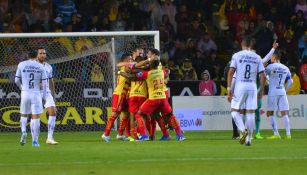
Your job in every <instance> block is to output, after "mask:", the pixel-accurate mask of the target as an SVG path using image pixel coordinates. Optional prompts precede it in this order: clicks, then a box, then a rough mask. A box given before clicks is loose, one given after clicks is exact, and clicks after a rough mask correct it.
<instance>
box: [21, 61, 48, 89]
mask: <svg viewBox="0 0 307 175" xmlns="http://www.w3.org/2000/svg"><path fill="white" fill-rule="evenodd" d="M16 77H17V78H21V84H22V85H21V90H22V91H38V92H39V91H40V89H41V82H42V80H45V79H47V76H46V72H45V69H44V67H43V66H42V65H41V64H40V63H38V62H37V61H35V60H26V61H23V62H21V63H19V64H18V67H17V72H16Z"/></svg>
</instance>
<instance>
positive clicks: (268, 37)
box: [256, 22, 274, 58]
mask: <svg viewBox="0 0 307 175" xmlns="http://www.w3.org/2000/svg"><path fill="white" fill-rule="evenodd" d="M271 25H272V23H271V22H267V23H266V24H265V27H263V28H261V29H260V30H259V31H258V32H257V34H256V40H257V42H256V52H257V53H258V54H259V55H260V56H261V57H262V58H263V57H264V56H265V55H266V54H267V53H268V52H269V51H270V50H271V48H272V44H273V41H274V33H273V32H272V30H271Z"/></svg>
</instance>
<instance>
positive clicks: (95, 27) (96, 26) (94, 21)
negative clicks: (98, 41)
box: [87, 15, 102, 32]
mask: <svg viewBox="0 0 307 175" xmlns="http://www.w3.org/2000/svg"><path fill="white" fill-rule="evenodd" d="M101 29H102V24H101V22H100V21H99V18H98V16H97V15H94V16H92V18H91V20H90V23H89V24H88V26H87V31H90V32H96V31H101Z"/></svg>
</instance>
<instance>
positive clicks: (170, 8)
mask: <svg viewBox="0 0 307 175" xmlns="http://www.w3.org/2000/svg"><path fill="white" fill-rule="evenodd" d="M161 1H162V13H163V14H166V15H167V16H168V18H169V21H170V23H171V24H172V26H173V27H174V30H176V29H177V23H176V20H175V15H176V13H177V10H176V6H175V5H174V4H173V1H174V0H161ZM175 32H176V31H175Z"/></svg>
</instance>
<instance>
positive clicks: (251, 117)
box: [246, 113, 255, 142]
mask: <svg viewBox="0 0 307 175" xmlns="http://www.w3.org/2000/svg"><path fill="white" fill-rule="evenodd" d="M254 126H255V113H247V114H246V128H247V129H248V137H247V139H246V141H249V142H251V141H252V136H253V131H254Z"/></svg>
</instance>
